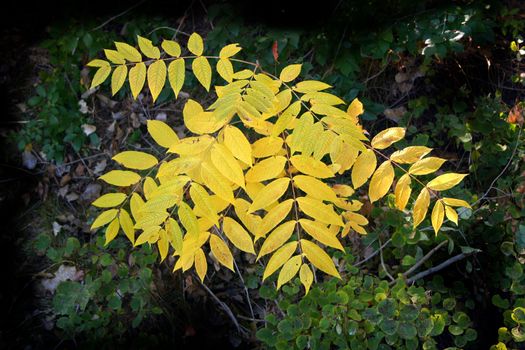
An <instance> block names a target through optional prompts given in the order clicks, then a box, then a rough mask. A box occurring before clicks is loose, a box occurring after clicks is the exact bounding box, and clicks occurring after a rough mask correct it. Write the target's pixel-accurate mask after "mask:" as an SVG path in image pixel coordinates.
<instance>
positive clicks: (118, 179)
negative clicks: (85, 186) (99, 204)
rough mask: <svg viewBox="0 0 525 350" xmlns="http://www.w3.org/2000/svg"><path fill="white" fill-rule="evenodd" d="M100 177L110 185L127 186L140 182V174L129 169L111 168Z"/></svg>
mask: <svg viewBox="0 0 525 350" xmlns="http://www.w3.org/2000/svg"><path fill="white" fill-rule="evenodd" d="M99 179H101V180H104V181H105V182H107V183H108V184H110V185H114V186H120V187H127V186H131V185H134V184H136V183H137V182H139V181H140V175H139V174H137V173H134V172H133V171H128V170H111V171H110V172H107V173H105V174H104V175H102V176H100V177H99Z"/></svg>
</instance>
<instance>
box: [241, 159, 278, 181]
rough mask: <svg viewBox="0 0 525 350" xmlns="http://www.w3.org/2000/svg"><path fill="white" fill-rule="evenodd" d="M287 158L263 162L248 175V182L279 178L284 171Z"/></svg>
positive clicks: (249, 171) (264, 160) (255, 166)
mask: <svg viewBox="0 0 525 350" xmlns="http://www.w3.org/2000/svg"><path fill="white" fill-rule="evenodd" d="M285 164H286V158H285V157H283V156H274V157H270V158H266V159H263V160H261V161H260V162H259V163H257V164H255V165H254V166H253V168H251V169H250V170H248V172H247V173H246V181H247V182H262V181H265V180H270V179H274V178H276V177H278V176H279V175H280V174H281V173H282V172H283V170H284V165H285Z"/></svg>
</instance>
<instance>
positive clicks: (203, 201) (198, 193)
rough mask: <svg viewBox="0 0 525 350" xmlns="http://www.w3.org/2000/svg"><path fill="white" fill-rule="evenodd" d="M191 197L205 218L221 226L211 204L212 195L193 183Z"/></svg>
mask: <svg viewBox="0 0 525 350" xmlns="http://www.w3.org/2000/svg"><path fill="white" fill-rule="evenodd" d="M190 196H191V199H192V200H193V203H195V205H196V206H199V208H200V210H201V211H202V214H203V216H204V217H206V218H207V219H209V220H210V221H211V222H213V223H214V224H215V225H217V226H219V217H218V216H217V213H216V212H215V208H214V207H213V205H212V204H211V201H210V195H209V194H208V192H206V190H205V189H204V188H203V187H202V186H201V185H199V184H198V183H196V182H193V183H192V184H191V187H190Z"/></svg>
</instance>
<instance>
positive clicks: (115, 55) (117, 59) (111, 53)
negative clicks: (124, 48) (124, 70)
mask: <svg viewBox="0 0 525 350" xmlns="http://www.w3.org/2000/svg"><path fill="white" fill-rule="evenodd" d="M104 54H105V55H106V58H107V59H108V60H110V61H111V63H115V64H125V63H126V60H125V59H124V56H122V54H121V53H120V52H118V51H116V50H109V49H104Z"/></svg>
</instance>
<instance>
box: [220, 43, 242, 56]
mask: <svg viewBox="0 0 525 350" xmlns="http://www.w3.org/2000/svg"><path fill="white" fill-rule="evenodd" d="M241 50H242V48H241V47H240V46H239V44H237V43H235V44H229V45H226V46H225V47H223V48H222V49H221V52H220V53H219V57H220V58H228V57H232V56H233V55H236V54H237V53H238V52H239V51H241Z"/></svg>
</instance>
